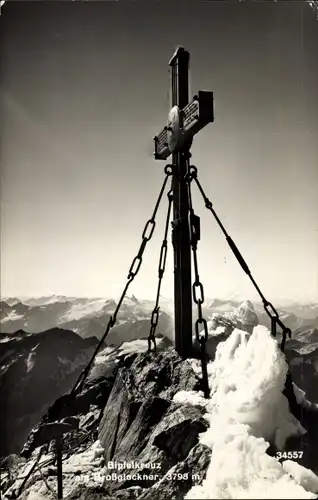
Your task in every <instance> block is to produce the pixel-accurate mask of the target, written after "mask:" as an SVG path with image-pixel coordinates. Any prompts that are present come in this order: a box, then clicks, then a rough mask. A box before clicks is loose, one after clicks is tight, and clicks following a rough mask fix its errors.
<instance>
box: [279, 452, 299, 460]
mask: <svg viewBox="0 0 318 500" xmlns="http://www.w3.org/2000/svg"><path fill="white" fill-rule="evenodd" d="M303 454H304V452H303V451H278V452H277V453H276V458H278V459H281V458H302V456H303Z"/></svg>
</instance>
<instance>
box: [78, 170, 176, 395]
mask: <svg viewBox="0 0 318 500" xmlns="http://www.w3.org/2000/svg"><path fill="white" fill-rule="evenodd" d="M164 172H165V174H166V176H165V179H164V181H163V184H162V187H161V190H160V193H159V196H158V199H157V202H156V205H155V208H154V211H153V214H152V217H151V218H150V219H148V220H147V222H146V225H145V227H144V230H143V232H142V242H141V245H140V248H139V251H138V253H137V255H136V256H135V257H134V259H133V261H132V264H131V266H130V268H129V272H128V276H127V280H128V281H127V283H126V285H125V288H124V290H123V292H122V294H121V297H120V299H119V301H118V304H117V306H116V309H115V311H114V314H113V315H112V316H111V317H110V318H109V321H108V325H107V328H106V331H105V333H104V335H103V336H102V338H101V339H100V341H99V343H98V345H97V347H96V349H95V351H94V353H93V355H92V357H91V359H90V361H89V363H88V364H87V365H86V367H85V368H84V370H83V371H82V372H81V374H80V375H79V377H78V379H77V381H76V383H75V385H74V386H73V389H72V390H71V393H70V395H72V394H73V393H74V392H75V391H79V390H81V388H82V387H83V384H84V382H85V380H86V378H87V376H88V374H89V371H90V369H91V367H92V364H93V362H94V359H95V357H96V356H97V354H98V352H99V350H100V348H101V346H102V345H103V343H104V342H105V339H106V337H107V335H108V333H109V332H110V329H111V328H113V326H114V325H115V323H116V321H117V314H118V312H119V309H120V307H121V305H122V302H123V300H124V297H125V295H126V293H127V290H128V287H129V285H130V284H131V282H132V281H133V280H134V278H135V277H136V275H137V274H138V271H139V269H140V266H141V264H142V256H143V253H144V251H145V248H146V245H147V243H148V241H149V240H150V239H151V237H152V235H153V233H154V230H155V226H156V221H155V219H156V215H157V212H158V208H159V205H160V202H161V199H162V195H163V193H164V190H165V188H166V185H167V181H168V178H169V177H170V176H171V175H172V174H173V166H172V165H166V166H165V168H164ZM147 233H148V234H147ZM154 321H155V319H154Z"/></svg>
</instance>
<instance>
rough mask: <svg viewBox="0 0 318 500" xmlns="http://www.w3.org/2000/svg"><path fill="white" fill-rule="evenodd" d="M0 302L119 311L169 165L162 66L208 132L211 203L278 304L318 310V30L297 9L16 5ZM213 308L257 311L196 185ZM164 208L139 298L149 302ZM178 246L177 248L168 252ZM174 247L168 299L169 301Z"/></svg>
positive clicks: (8, 57)
mask: <svg viewBox="0 0 318 500" xmlns="http://www.w3.org/2000/svg"><path fill="white" fill-rule="evenodd" d="M0 25H1V29H0V70H1V81H0V83H1V87H0V106H1V116H2V118H1V143H0V147H1V148H0V166H1V295H2V296H8V295H10V296H12V295H15V296H21V295H27V296H40V295H47V294H51V293H56V294H64V295H71V296H74V295H76V296H110V295H112V296H117V295H118V294H119V293H120V292H121V290H122V289H123V287H124V285H125V283H126V279H127V274H128V270H129V267H130V264H131V261H132V259H133V258H134V256H135V255H136V254H137V253H138V249H139V246H140V242H141V234H142V230H143V228H144V225H145V223H146V221H147V219H149V218H150V216H151V214H152V211H153V208H154V205H155V202H156V199H157V196H158V194H159V191H160V188H161V184H162V182H163V179H164V172H163V169H164V165H165V162H162V161H156V160H154V158H153V137H154V135H155V134H156V133H158V132H159V131H160V130H161V129H162V128H163V126H164V125H166V122H167V118H168V112H169V109H170V90H169V85H170V80H169V68H168V61H169V59H170V57H171V56H172V54H173V52H174V50H175V48H176V47H177V46H179V45H182V46H184V47H185V48H186V49H187V50H188V51H189V52H190V96H191V95H194V94H195V93H196V92H197V91H198V90H211V91H213V92H214V99H215V121H214V123H213V124H209V125H208V126H207V127H205V129H203V130H202V131H201V132H200V133H199V134H198V135H197V136H196V137H195V138H194V142H193V146H192V155H193V157H192V163H193V164H194V165H196V166H197V167H198V169H199V178H200V181H201V183H202V185H203V187H204V190H205V191H206V194H207V196H208V197H209V198H210V199H211V201H212V202H213V204H214V208H215V210H216V212H217V213H218V215H219V217H220V218H221V220H222V222H223V224H224V225H225V227H226V229H227V230H228V232H229V233H230V235H231V236H232V238H233V239H234V240H235V242H236V244H237V246H238V247H239V249H240V250H241V252H242V254H243V256H244V257H245V259H246V261H247V263H248V265H249V267H250V269H251V271H252V273H253V275H254V277H255V279H256V281H257V283H258V284H259V286H260V288H261V290H262V291H263V293H264V295H265V296H266V297H267V298H268V299H269V300H271V301H273V300H287V299H292V300H296V301H300V302H306V301H314V302H315V301H317V300H318V201H317V200H318V197H317V192H318V144H317V136H318V114H317V105H318V97H317V88H318V58H317V53H318V24H317V19H316V16H315V13H314V12H313V10H312V9H310V7H309V6H308V5H307V4H305V3H304V2H297V1H294V2H284V1H282V2H271V1H269V0H267V1H264V2H258V3H252V4H251V3H246V2H245V3H244V2H235V1H233V2H226V1H222V2H221V1H219V2H217V1H215V2H212V1H210V2H206V1H204V2H203V1H201V2H198V1H196V2H194V1H182V2H181V1H169V2H168V1H166V0H161V1H160V2H159V1H158V2H149V1H146V2H145V1H141V0H137V1H135V2H128V1H124V0H122V1H120V2H115V1H105V2H102V1H99V2H92V1H86V2H79V1H75V2H57V1H55V2H50V1H44V0H42V1H38V2H32V1H23V2H19V1H14V2H13V1H12V2H6V3H5V5H4V6H3V7H2V12H1V17H0ZM168 161H169V160H168ZM193 203H194V209H195V212H196V213H197V214H198V215H199V216H200V217H201V241H200V242H199V248H198V259H199V271H200V278H201V281H202V282H203V285H204V289H205V296H206V297H212V298H213V297H219V298H230V297H233V296H236V297H241V298H244V299H250V300H254V299H255V298H256V297H257V295H256V293H255V292H254V288H253V286H252V284H251V283H250V281H249V279H248V277H247V276H246V275H245V274H244V272H243V271H242V269H241V268H240V266H239V264H238V263H237V262H236V260H235V258H234V256H233V255H232V253H231V251H230V249H229V248H228V246H227V243H226V241H225V239H224V236H223V234H222V233H221V231H220V230H219V228H218V226H217V224H216V222H215V221H214V219H213V218H212V215H211V214H210V213H209V212H208V211H207V210H206V208H205V207H204V203H203V200H202V199H201V198H200V196H199V195H198V194H197V192H196V191H195V186H193ZM166 209H167V199H166V197H164V199H163V201H162V204H161V206H160V209H159V214H158V219H157V226H156V230H155V234H154V236H153V238H152V240H151V241H150V242H149V244H148V245H147V248H146V250H145V253H144V258H143V263H142V267H141V270H140V271H139V273H138V276H137V277H136V278H135V280H134V282H133V284H132V285H131V286H130V289H129V290H130V292H129V293H134V294H135V295H136V296H137V297H145V298H155V292H156V286H157V278H158V258H159V251H160V245H161V242H162V239H163V233H164V221H165V216H166ZM169 242H170V237H169ZM172 262H173V261H172V246H171V244H170V245H169V249H168V262H167V269H166V273H165V277H164V281H163V286H162V294H163V295H164V296H166V297H173V264H172Z"/></svg>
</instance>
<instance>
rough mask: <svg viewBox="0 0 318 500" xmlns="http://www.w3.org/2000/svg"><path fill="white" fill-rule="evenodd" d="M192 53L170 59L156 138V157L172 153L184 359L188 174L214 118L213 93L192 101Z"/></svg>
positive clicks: (188, 298) (178, 329)
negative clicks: (164, 110) (194, 147)
mask: <svg viewBox="0 0 318 500" xmlns="http://www.w3.org/2000/svg"><path fill="white" fill-rule="evenodd" d="M189 59H190V54H189V52H187V51H186V50H185V49H184V48H183V47H179V48H178V49H177V50H176V52H175V53H174V55H173V56H172V58H171V59H170V61H169V66H170V67H171V106H172V107H171V110H170V113H169V117H168V123H167V126H165V127H164V129H163V130H162V131H161V132H160V134H159V135H158V136H156V137H155V138H154V141H155V153H154V157H155V159H156V160H166V159H167V158H168V157H169V156H170V155H171V154H172V163H173V165H174V166H175V174H176V175H175V176H174V184H173V218H174V220H173V222H172V226H173V233H172V241H173V247H174V310H175V311H174V316H175V345H176V351H177V352H178V354H180V356H181V357H182V358H183V359H186V358H189V357H191V353H192V295H191V294H192V286H191V245H190V231H189V202H188V191H187V183H186V181H185V175H186V174H187V172H188V161H187V160H188V158H189V151H190V147H191V144H192V140H193V136H194V135H195V134H196V133H197V132H199V130H201V129H202V128H203V127H205V125H207V124H208V123H210V122H213V120H214V114H213V93H212V92H204V91H199V92H198V95H196V96H194V98H193V99H192V101H191V102H190V103H189V77H188V73H189Z"/></svg>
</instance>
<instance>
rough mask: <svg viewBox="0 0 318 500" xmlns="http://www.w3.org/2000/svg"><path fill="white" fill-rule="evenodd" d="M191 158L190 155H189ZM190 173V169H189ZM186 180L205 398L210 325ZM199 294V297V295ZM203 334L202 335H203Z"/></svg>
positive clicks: (197, 232)
mask: <svg viewBox="0 0 318 500" xmlns="http://www.w3.org/2000/svg"><path fill="white" fill-rule="evenodd" d="M189 156H190V155H189ZM187 171H188V173H189V167H188V169H187ZM185 180H186V182H187V190H188V204H189V213H190V217H189V219H190V220H189V229H190V245H191V249H192V255H193V267H194V276H195V277H194V282H193V285H192V293H193V300H194V302H195V304H196V305H197V308H198V318H197V320H196V322H195V336H196V339H197V341H198V342H199V344H200V348H201V349H200V350H201V367H202V386H203V393H204V397H205V398H209V397H210V389H209V379H208V371H207V356H206V342H207V340H208V324H207V321H206V319H205V318H204V317H203V314H202V304H203V302H204V289H203V285H202V283H201V281H200V276H199V267H198V256H197V248H198V241H199V240H200V218H199V217H198V216H197V215H195V213H194V210H193V205H192V196H191V181H192V177H191V176H190V175H188V174H187V175H186V177H185ZM198 292H199V296H198V295H197V293H198ZM200 325H203V331H202V332H203V335H200V334H199V333H200V332H199V327H200ZM202 332H201V333H202Z"/></svg>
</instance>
